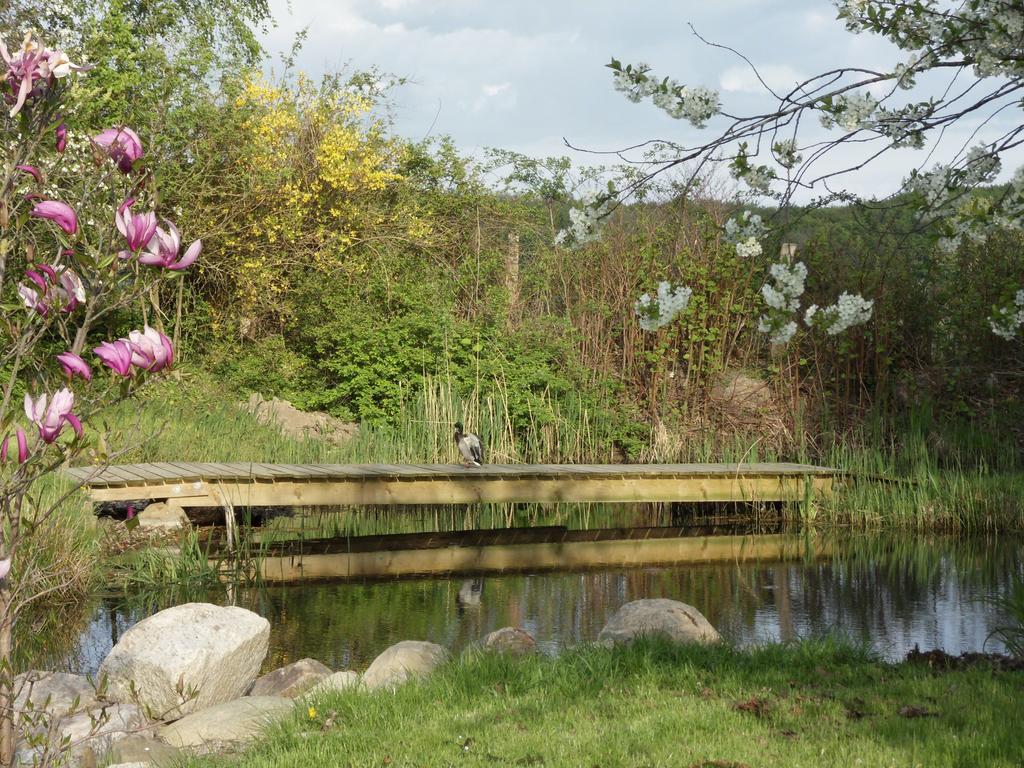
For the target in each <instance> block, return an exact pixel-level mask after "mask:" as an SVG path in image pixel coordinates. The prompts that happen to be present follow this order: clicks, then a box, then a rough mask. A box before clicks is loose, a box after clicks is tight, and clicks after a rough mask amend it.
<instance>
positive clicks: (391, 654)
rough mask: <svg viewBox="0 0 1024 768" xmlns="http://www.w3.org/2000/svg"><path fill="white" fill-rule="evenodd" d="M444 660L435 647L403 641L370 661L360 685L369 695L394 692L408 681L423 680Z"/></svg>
mask: <svg viewBox="0 0 1024 768" xmlns="http://www.w3.org/2000/svg"><path fill="white" fill-rule="evenodd" d="M447 658H448V652H447V651H446V650H445V649H444V648H442V647H441V646H440V645H438V644H437V643H427V642H423V641H420V640H403V641H402V642H400V643H395V644H394V645H392V646H391V647H390V648H388V649H387V650H385V651H384V652H383V653H381V655H380V656H378V657H377V658H376V659H374V660H373V663H372V664H370V666H369V668H368V669H367V670H366V672H364V673H363V685H364V686H366V688H367V689H368V690H371V691H374V690H377V689H378V688H392V689H394V688H395V687H397V686H399V685H401V684H402V683H404V682H406V681H408V680H409V679H410V678H417V677H426V676H427V675H429V674H430V673H431V672H433V671H434V669H435V668H437V666H438V665H440V664H441V663H442V662H444V661H445V660H447Z"/></svg>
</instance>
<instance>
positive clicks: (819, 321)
mask: <svg viewBox="0 0 1024 768" xmlns="http://www.w3.org/2000/svg"><path fill="white" fill-rule="evenodd" d="M874 306H875V302H874V301H869V300H867V299H865V298H864V297H863V296H861V295H860V294H856V293H847V292H846V291H843V292H842V293H841V294H839V299H838V300H837V301H836V303H835V304H832V305H830V306H827V307H822V308H819V307H818V305H817V304H811V306H809V307H808V308H807V311H806V312H805V313H804V322H805V323H807V326H808V327H809V328H811V327H814V326H818V327H821V328H824V329H825V333H827V334H828V335H829V336H837V335H839V334H840V333H842V332H843V331H846V330H848V329H850V328H852V327H853V326H855V325H861V324H863V323H866V322H867V321H868V320H870V319H871V313H872V311H873V309H874Z"/></svg>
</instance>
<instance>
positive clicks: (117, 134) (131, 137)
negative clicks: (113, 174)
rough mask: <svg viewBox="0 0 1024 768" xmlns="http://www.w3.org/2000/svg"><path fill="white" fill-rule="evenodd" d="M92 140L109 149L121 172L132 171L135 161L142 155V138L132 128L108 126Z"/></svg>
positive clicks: (109, 153) (108, 151) (108, 152)
mask: <svg viewBox="0 0 1024 768" xmlns="http://www.w3.org/2000/svg"><path fill="white" fill-rule="evenodd" d="M92 140H93V143H94V144H95V145H96V146H98V147H100V148H102V149H105V150H106V151H107V154H108V155H110V159H111V160H113V161H114V162H115V163H117V168H118V170H120V171H121V173H130V172H131V170H132V166H133V165H134V164H135V161H136V160H138V159H139V158H140V157H142V139H140V138H139V135H138V134H137V133H135V131H133V130H132V129H131V128H127V127H121V128H107V129H106V130H105V131H101V132H100V133H98V134H97V135H96V136H93V137H92Z"/></svg>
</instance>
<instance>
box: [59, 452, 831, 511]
mask: <svg viewBox="0 0 1024 768" xmlns="http://www.w3.org/2000/svg"><path fill="white" fill-rule="evenodd" d="M68 472H69V473H70V474H71V476H72V477H74V478H75V479H76V480H77V481H78V482H80V483H82V484H83V485H84V486H86V487H87V489H88V491H89V494H90V496H91V497H92V499H93V500H94V501H99V502H104V501H107V502H109V501H131V500H157V501H166V502H168V503H170V504H172V505H175V506H180V507H182V508H189V507H193V508H197V507H240V506H245V507H249V506H253V507H255V506H313V505H379V504H383V505H399V504H403V505H411V504H429V505H435V504H472V503H478V502H778V501H797V500H800V499H803V498H805V497H807V496H808V495H810V494H813V493H827V492H829V491H830V490H831V488H832V482H833V479H834V478H835V477H836V475H837V472H836V471H835V470H832V469H828V468H826V467H816V466H809V465H805V464H788V463H774V464H763V463H752V464H489V465H486V466H484V467H480V468H473V469H464V468H462V467H458V466H453V465H450V464H258V463H251V462H244V463H243V462H237V463H228V464H217V463H193V462H173V463H168V462H163V463H154V464H123V465H116V466H108V467H100V468H89V467H80V468H74V469H70V470H68Z"/></svg>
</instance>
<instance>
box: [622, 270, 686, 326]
mask: <svg viewBox="0 0 1024 768" xmlns="http://www.w3.org/2000/svg"><path fill="white" fill-rule="evenodd" d="M692 295H693V290H692V289H691V288H689V287H688V286H685V285H681V286H678V287H676V288H673V287H672V284H671V283H669V282H668V281H667V280H663V281H662V282H660V283H658V291H657V295H656V296H655V297H652V296H651V295H650V294H649V293H645V294H644V295H643V296H641V297H640V298H639V299H637V301H636V305H635V306H634V310H635V311H636V314H637V316H638V317H639V318H640V319H639V323H640V327H641V328H643V329H644V330H645V331H656V330H658V329H659V328H661V327H662V326H665V325H668V324H669V323H671V322H672V321H673V320H674V319H675V318H676V315H678V314H679V313H680V312H683V311H685V309H686V307H687V306H688V305H689V303H690V296H692Z"/></svg>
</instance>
